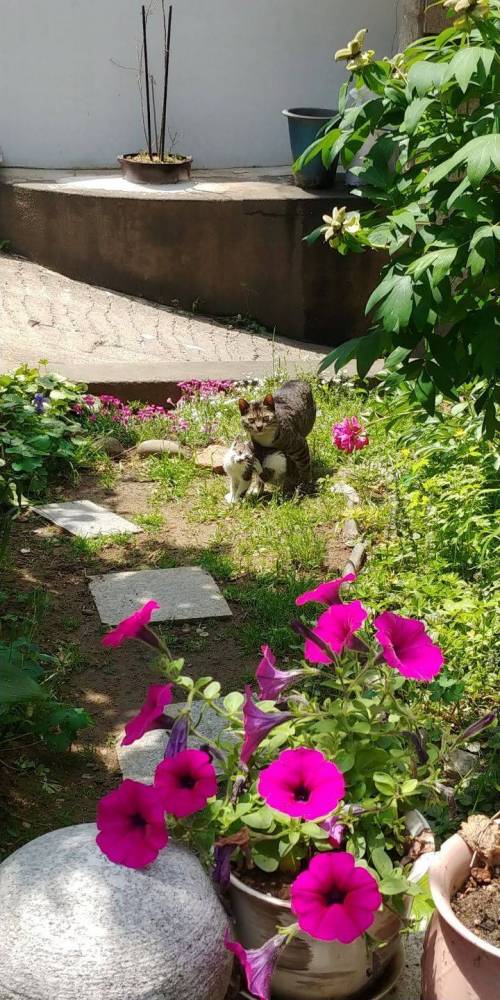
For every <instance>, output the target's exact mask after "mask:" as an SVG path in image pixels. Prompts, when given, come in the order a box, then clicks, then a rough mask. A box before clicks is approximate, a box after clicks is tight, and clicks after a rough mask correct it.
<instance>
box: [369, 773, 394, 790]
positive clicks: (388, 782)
mask: <svg viewBox="0 0 500 1000" xmlns="http://www.w3.org/2000/svg"><path fill="white" fill-rule="evenodd" d="M373 784H374V785H375V788H376V789H377V790H378V791H379V792H381V794H382V795H394V793H395V791H396V783H395V781H394V778H391V776H390V774H386V773H385V772H384V771H376V772H375V774H374V775H373Z"/></svg>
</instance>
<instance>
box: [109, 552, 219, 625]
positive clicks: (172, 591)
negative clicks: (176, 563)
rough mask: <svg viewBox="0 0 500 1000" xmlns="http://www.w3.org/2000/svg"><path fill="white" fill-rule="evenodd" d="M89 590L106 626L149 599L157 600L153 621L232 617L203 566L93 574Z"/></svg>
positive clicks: (128, 613)
mask: <svg viewBox="0 0 500 1000" xmlns="http://www.w3.org/2000/svg"><path fill="white" fill-rule="evenodd" d="M90 591H91V594H92V596H93V598H94V601H95V603H96V605H97V610H98V612H99V617H100V619H101V621H102V622H103V623H104V624H105V625H117V624H118V622H121V621H122V619H123V618H127V616H128V615H131V614H132V613H133V612H134V611H137V609H138V608H139V607H140V606H141V605H142V604H144V603H145V602H146V601H158V604H159V605H160V608H159V610H158V611H154V612H153V616H152V620H153V621H154V622H167V621H189V620H191V619H198V618H230V617H231V616H232V612H231V609H230V607H229V605H228V604H227V602H226V601H225V599H224V597H223V596H222V594H221V592H220V590H219V588H218V586H217V584H216V582H215V580H214V579H213V577H212V576H210V574H209V573H206V572H205V570H203V569H202V568H201V567H200V566H180V567H178V568H177V569H150V570H139V571H132V570H130V571H129V570H126V571H125V572H121V573H107V574H106V575H105V576H94V577H92V580H91V583H90Z"/></svg>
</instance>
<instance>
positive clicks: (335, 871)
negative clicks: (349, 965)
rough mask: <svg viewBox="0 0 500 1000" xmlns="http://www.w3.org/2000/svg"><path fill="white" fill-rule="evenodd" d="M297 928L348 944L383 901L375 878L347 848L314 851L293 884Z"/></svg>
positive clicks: (358, 934) (371, 919)
mask: <svg viewBox="0 0 500 1000" xmlns="http://www.w3.org/2000/svg"><path fill="white" fill-rule="evenodd" d="M291 902H292V910H293V912H294V913H295V916H296V917H297V920H298V923H299V927H300V929H301V930H303V931H306V933H307V934H310V935H311V937H314V938H318V939H319V940H320V941H340V942H341V943H342V944H350V943H351V941H355V940H356V938H358V937H361V935H362V934H364V932H365V931H366V930H368V927H370V926H371V925H372V923H373V921H374V918H375V912H376V910H378V908H379V906H380V905H381V903H382V896H381V895H380V891H379V888H378V885H377V881H376V879H375V878H374V877H373V875H370V872H368V871H367V870H366V868H361V867H356V865H355V863H354V857H353V855H352V854H349V853H347V852H346V851H332V852H331V853H326V854H315V856H314V857H313V858H312V859H311V861H310V862H309V867H308V868H307V870H306V871H305V872H302V873H301V874H300V875H299V876H298V877H297V878H296V879H295V882H294V883H293V885H292V889H291Z"/></svg>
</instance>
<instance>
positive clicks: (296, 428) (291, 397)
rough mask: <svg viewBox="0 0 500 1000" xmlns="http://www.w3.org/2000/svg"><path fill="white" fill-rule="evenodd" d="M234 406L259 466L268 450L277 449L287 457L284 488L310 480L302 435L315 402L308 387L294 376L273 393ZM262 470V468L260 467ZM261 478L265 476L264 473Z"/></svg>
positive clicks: (309, 423) (310, 421) (312, 418)
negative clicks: (292, 379)
mask: <svg viewBox="0 0 500 1000" xmlns="http://www.w3.org/2000/svg"><path fill="white" fill-rule="evenodd" d="M238 406H239V409H240V413H241V423H242V425H243V428H244V429H245V431H246V432H247V434H248V435H249V437H250V438H251V440H252V442H253V445H254V450H255V454H256V457H257V458H258V459H259V461H260V463H261V465H264V458H265V455H266V452H267V451H268V450H269V449H272V450H273V451H281V452H283V454H284V455H285V456H286V460H287V481H286V487H287V488H288V489H290V488H293V487H295V486H303V485H306V484H307V483H309V482H310V481H311V455H310V452H309V446H308V444H307V441H306V437H307V435H308V434H310V432H311V431H312V429H313V427H314V421H315V420H316V405H315V402H314V399H313V394H312V392H311V388H310V386H309V385H308V384H307V382H301V381H299V380H298V379H296V380H294V381H292V382H285V383H284V384H283V385H282V386H280V388H279V389H278V391H277V392H275V393H274V394H271V393H269V394H268V395H267V396H264V399H263V400H257V401H255V402H251V403H249V402H248V400H246V399H240V400H239V402H238ZM264 473H265V470H264ZM264 473H263V477H262V478H265V474H264Z"/></svg>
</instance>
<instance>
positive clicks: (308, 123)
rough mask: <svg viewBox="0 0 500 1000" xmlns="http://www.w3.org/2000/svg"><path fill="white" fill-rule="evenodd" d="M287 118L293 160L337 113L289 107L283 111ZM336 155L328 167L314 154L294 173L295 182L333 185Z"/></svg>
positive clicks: (322, 109)
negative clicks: (312, 157)
mask: <svg viewBox="0 0 500 1000" xmlns="http://www.w3.org/2000/svg"><path fill="white" fill-rule="evenodd" d="M283 114H284V115H285V118H288V131H289V133H290V145H291V147H292V156H293V160H294V162H295V160H296V159H297V158H298V157H299V156H301V155H302V153H303V152H304V151H305V150H306V149H307V147H308V146H310V145H311V143H312V142H314V140H315V139H317V138H318V132H319V131H320V129H322V128H323V127H324V126H325V125H327V124H328V122H329V121H330V120H331V119H332V118H334V116H335V115H336V114H337V112H336V111H334V110H331V109H330V108H289V109H285V110H284V111H283ZM337 163H338V157H337V158H336V159H335V160H334V161H333V163H332V165H331V167H329V168H328V169H327V168H326V167H324V166H323V162H322V160H321V156H315V157H314V159H313V160H311V162H310V163H307V164H306V166H305V167H303V168H302V170H299V171H298V172H297V173H296V174H294V178H295V183H296V184H297V185H298V186H299V187H301V188H305V189H306V190H307V189H308V188H311V189H314V188H328V187H333V185H334V183H335V177H336V174H337Z"/></svg>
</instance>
